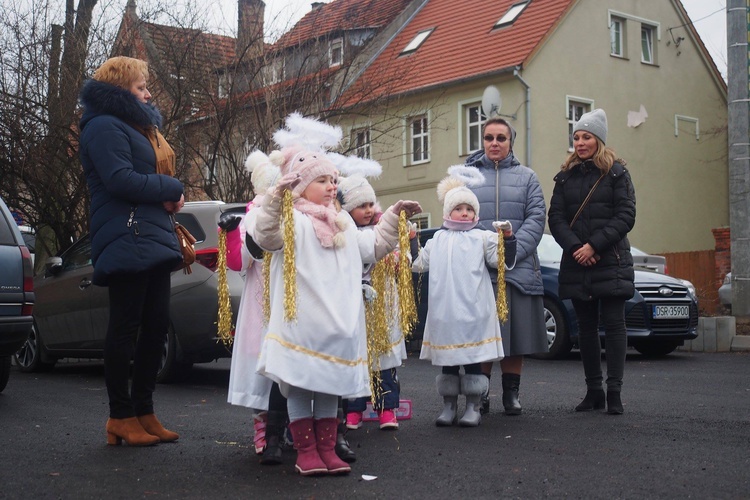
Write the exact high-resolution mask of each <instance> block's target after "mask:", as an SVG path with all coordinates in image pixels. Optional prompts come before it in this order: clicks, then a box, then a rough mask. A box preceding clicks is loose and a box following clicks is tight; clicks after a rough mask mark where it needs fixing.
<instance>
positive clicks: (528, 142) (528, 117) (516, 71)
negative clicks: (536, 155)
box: [513, 66, 531, 168]
mask: <svg viewBox="0 0 750 500" xmlns="http://www.w3.org/2000/svg"><path fill="white" fill-rule="evenodd" d="M520 69H521V67H520V66H516V67H515V68H514V69H513V76H515V77H516V78H517V79H518V81H519V82H521V84H522V85H523V86H524V87H525V88H526V166H527V167H529V168H531V87H530V86H529V84H528V83H526V80H524V79H523V77H521V72H520Z"/></svg>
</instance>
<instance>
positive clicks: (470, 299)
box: [412, 229, 514, 366]
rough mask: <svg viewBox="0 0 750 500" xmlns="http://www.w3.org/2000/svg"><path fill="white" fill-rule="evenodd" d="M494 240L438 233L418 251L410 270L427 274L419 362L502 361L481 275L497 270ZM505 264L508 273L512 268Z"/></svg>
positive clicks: (486, 279) (488, 286) (491, 302)
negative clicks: (425, 309)
mask: <svg viewBox="0 0 750 500" xmlns="http://www.w3.org/2000/svg"><path fill="white" fill-rule="evenodd" d="M497 239H498V235H497V233H495V232H492V231H484V230H480V229H471V230H469V231H453V230H448V229H443V230H440V231H437V232H436V233H435V235H434V236H433V237H432V239H430V240H429V241H428V242H427V244H426V245H425V246H424V248H422V250H421V251H420V253H419V256H418V257H417V259H416V260H415V261H414V264H413V265H412V270H413V271H415V272H419V273H423V272H428V271H429V273H430V275H429V292H428V294H429V296H428V304H429V307H428V310H427V321H426V323H425V329H424V337H423V339H422V351H421V353H420V355H419V358H420V359H429V360H431V361H432V364H433V365H436V366H458V365H467V364H472V363H480V362H484V361H495V360H499V359H502V358H503V356H504V354H503V342H502V337H501V332H500V322H499V321H498V318H497V308H496V305H495V294H494V292H493V290H492V280H491V279H490V273H489V271H488V270H487V266H490V267H493V268H497ZM510 264H511V265H510V268H512V267H513V265H514V263H510ZM507 268H509V267H508V266H507V265H506V269H507Z"/></svg>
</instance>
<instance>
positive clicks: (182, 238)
mask: <svg viewBox="0 0 750 500" xmlns="http://www.w3.org/2000/svg"><path fill="white" fill-rule="evenodd" d="M173 220H174V218H173ZM174 232H175V234H176V235H177V242H178V243H179V244H180V251H181V252H182V262H181V263H179V264H178V265H177V267H176V268H175V271H179V270H180V269H182V270H183V271H184V272H185V274H191V273H192V272H193V271H192V269H190V266H191V265H192V264H193V263H194V262H195V247H194V246H193V245H195V241H196V240H195V237H194V236H193V235H192V234H190V231H188V230H187V229H186V228H185V226H183V225H182V224H180V223H179V222H177V221H175V223H174Z"/></svg>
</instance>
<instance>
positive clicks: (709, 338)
mask: <svg viewBox="0 0 750 500" xmlns="http://www.w3.org/2000/svg"><path fill="white" fill-rule="evenodd" d="M736 331H737V323H736V319H735V317H734V316H705V317H700V318H698V328H697V332H698V337H696V338H695V339H693V340H687V341H685V345H683V346H680V347H678V348H677V349H678V350H680V351H689V352H741V351H750V335H736V334H735V333H736Z"/></svg>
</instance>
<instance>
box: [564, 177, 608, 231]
mask: <svg viewBox="0 0 750 500" xmlns="http://www.w3.org/2000/svg"><path fill="white" fill-rule="evenodd" d="M605 175H607V174H602V175H600V176H599V178H598V179H597V180H596V182H595V183H594V185H593V186H592V187H591V191H589V194H587V195H586V199H585V200H583V203H581V206H580V207H578V212H576V214H575V216H574V217H573V220H572V221H570V226H569V227H573V224H575V223H576V221H577V220H578V216H579V215H581V212H583V209H584V208H585V207H586V205H587V204H588V202H589V200H590V199H591V196H592V195H593V194H594V191H596V187H597V186H598V185H599V183H600V182H601V181H602V179H604V176H605Z"/></svg>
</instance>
